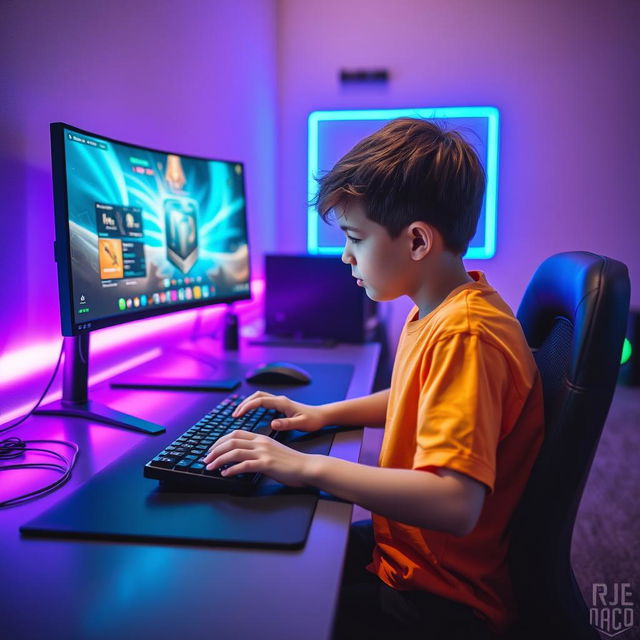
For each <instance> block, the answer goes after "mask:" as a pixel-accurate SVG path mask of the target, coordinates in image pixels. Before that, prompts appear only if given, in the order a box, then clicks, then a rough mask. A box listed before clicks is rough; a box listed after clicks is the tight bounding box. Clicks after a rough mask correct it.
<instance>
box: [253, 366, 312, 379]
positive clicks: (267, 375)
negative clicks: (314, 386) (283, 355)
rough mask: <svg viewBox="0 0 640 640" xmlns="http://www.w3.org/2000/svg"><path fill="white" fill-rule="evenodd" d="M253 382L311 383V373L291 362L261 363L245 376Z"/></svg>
mask: <svg viewBox="0 0 640 640" xmlns="http://www.w3.org/2000/svg"><path fill="white" fill-rule="evenodd" d="M245 380H246V381H247V382H251V383H253V384H309V383H310V382H311V374H310V373H308V372H307V371H305V370H304V369H303V368H302V367H299V366H298V365H295V364H291V363H290V362H270V363H268V364H261V365H259V366H258V367H256V368H255V369H253V370H252V371H249V373H247V375H246V376H245Z"/></svg>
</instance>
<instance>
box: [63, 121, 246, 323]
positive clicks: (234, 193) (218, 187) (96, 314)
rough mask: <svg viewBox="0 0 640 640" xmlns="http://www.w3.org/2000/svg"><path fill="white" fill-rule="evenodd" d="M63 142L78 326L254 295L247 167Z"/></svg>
mask: <svg viewBox="0 0 640 640" xmlns="http://www.w3.org/2000/svg"><path fill="white" fill-rule="evenodd" d="M64 137H65V155H66V166H67V195H68V210H69V237H70V249H71V262H72V283H73V305H74V314H75V320H76V322H82V321H86V320H92V319H94V318H105V317H108V316H113V315H117V314H121V313H127V312H133V311H137V310H140V309H142V308H145V307H154V306H164V305H180V304H184V303H185V302H189V301H195V300H200V301H204V300H205V299H211V301H212V302H213V301H214V300H216V299H225V298H234V297H240V296H241V295H242V293H243V292H247V291H248V290H249V255H248V248H247V230H246V214H245V206H246V203H245V195H244V176H243V166H242V164H239V163H234V162H224V161H217V160H204V159H199V158H192V157H189V156H178V155H173V154H166V153H159V152H156V151H151V150H148V149H142V148H139V147H133V146H129V145H126V144H121V143H115V142H111V141H108V140H103V139H101V138H99V137H96V136H91V137H89V136H86V135H83V134H80V133H78V132H76V131H73V130H70V129H65V136H64Z"/></svg>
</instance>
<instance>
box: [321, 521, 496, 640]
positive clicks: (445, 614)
mask: <svg viewBox="0 0 640 640" xmlns="http://www.w3.org/2000/svg"><path fill="white" fill-rule="evenodd" d="M373 547H374V540H373V527H372V522H371V520H360V521H358V522H354V523H353V524H352V525H351V530H350V532H349V542H348V546H347V557H346V561H345V568H344V573H343V576H342V587H341V590H340V596H339V600H338V608H337V613H336V618H335V623H334V628H333V636H332V638H333V640H354V639H355V638H366V639H367V640H375V639H376V638H379V639H380V640H382V639H384V640H400V639H404V638H407V639H411V640H413V639H416V640H418V639H419V640H458V639H460V640H462V639H463V638H464V640H476V639H477V640H480V639H481V640H485V639H487V638H490V637H491V636H490V635H489V632H488V630H487V628H486V625H485V623H484V622H483V621H482V620H480V619H479V618H477V617H476V616H475V615H474V614H473V612H472V610H471V609H470V608H469V607H467V606H465V605H463V604H460V603H458V602H453V601H451V600H446V599H445V598H441V597H439V596H436V595H433V594H431V593H429V592H427V591H398V590H396V589H392V588H391V587H389V586H387V585H386V584H385V583H384V582H382V580H380V578H378V577H377V576H376V575H374V574H372V573H371V572H369V571H367V570H366V569H365V566H366V565H368V564H369V563H370V562H371V558H372V555H373Z"/></svg>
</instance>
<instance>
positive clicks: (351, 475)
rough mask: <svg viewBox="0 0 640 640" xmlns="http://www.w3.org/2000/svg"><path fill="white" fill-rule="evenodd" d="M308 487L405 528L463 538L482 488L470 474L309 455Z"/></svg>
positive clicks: (473, 521)
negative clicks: (426, 530) (407, 526)
mask: <svg viewBox="0 0 640 640" xmlns="http://www.w3.org/2000/svg"><path fill="white" fill-rule="evenodd" d="M305 467H306V468H305V476H306V478H305V480H306V481H307V482H308V484H310V485H312V486H314V487H318V488H319V489H322V490H323V491H327V492H328V493H331V494H333V495H335V496H337V497H339V498H343V499H344V500H348V501H349V502H353V503H355V504H358V505H361V506H362V507H364V508H365V509H368V510H370V511H373V512H374V513H377V514H380V515H381V516H385V517H387V518H390V519H391V520H397V521H398V522H403V523H405V524H409V525H413V526H416V527H421V528H423V529H435V530H438V531H445V532H447V533H452V534H454V535H458V536H464V535H467V534H469V533H471V531H473V529H474V527H475V525H476V523H477V521H478V518H479V516H480V512H481V510H482V505H483V504H484V497H485V494H486V487H485V485H483V484H482V483H481V482H478V481H477V480H474V479H473V478H471V477H470V476H467V475H465V474H463V473H458V472H457V471H453V470H452V469H447V468H444V467H439V468H438V469H437V475H436V473H431V472H430V471H423V470H412V469H389V468H381V467H370V466H367V465H363V464H356V463H354V462H347V461H346V460H340V459H339V458H332V457H329V456H323V455H312V456H311V459H309V460H308V464H307V465H305Z"/></svg>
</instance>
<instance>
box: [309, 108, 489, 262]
mask: <svg viewBox="0 0 640 640" xmlns="http://www.w3.org/2000/svg"><path fill="white" fill-rule="evenodd" d="M403 117H410V118H427V119H429V120H436V121H438V122H439V123H440V124H441V125H444V126H445V127H446V129H458V130H459V131H460V133H461V134H462V135H463V136H464V138H465V139H466V140H467V141H468V142H470V143H471V144H472V145H473V146H474V148H475V149H476V151H477V152H478V156H479V157H480V161H481V162H482V164H483V166H484V169H485V171H486V174H487V189H486V193H485V198H484V203H483V205H482V211H481V213H480V220H479V222H478V230H477V232H476V235H475V236H474V238H473V239H472V240H471V243H470V245H469V249H468V251H467V253H466V254H465V256H464V257H465V258H469V259H487V258H491V257H493V255H494V254H495V251H496V206H497V195H498V138H499V124H500V122H499V113H498V110H497V109H496V108H495V107H450V108H434V109H377V110H358V111H314V112H313V113H311V114H310V115H309V161H308V165H309V166H308V196H309V202H310V201H311V200H312V199H313V197H314V196H315V194H316V192H317V189H318V184H317V182H316V178H317V177H319V176H320V175H322V174H323V173H324V172H325V171H328V170H330V169H331V168H332V167H333V165H334V164H335V163H336V162H337V161H338V160H339V159H340V158H341V157H342V156H343V155H344V154H345V153H347V151H349V149H351V148H352V147H353V146H354V145H355V144H356V143H357V142H358V141H360V140H361V139H362V138H364V137H365V136H368V135H369V134H371V133H373V132H374V131H377V130H378V129H380V128H381V127H383V126H384V125H385V124H386V123H387V122H389V120H393V119H395V118H403ZM343 245H344V236H343V233H342V232H341V231H340V230H339V229H338V228H337V226H335V225H327V224H325V223H323V222H322V220H321V219H320V217H319V216H318V213H317V211H316V210H315V209H314V208H313V207H309V211H308V225H307V250H308V252H309V253H314V254H315V253H320V254H339V253H341V252H342V247H343Z"/></svg>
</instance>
